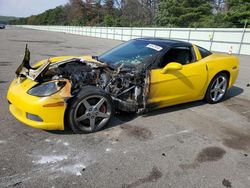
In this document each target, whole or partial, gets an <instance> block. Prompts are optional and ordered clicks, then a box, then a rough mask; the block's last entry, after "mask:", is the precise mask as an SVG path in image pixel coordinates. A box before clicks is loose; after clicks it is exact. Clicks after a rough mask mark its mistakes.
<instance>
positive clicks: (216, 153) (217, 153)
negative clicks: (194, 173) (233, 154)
mask: <svg viewBox="0 0 250 188" xmlns="http://www.w3.org/2000/svg"><path fill="white" fill-rule="evenodd" d="M225 154H226V151H225V150H224V149H222V148H219V147H217V146H211V147H206V148H204V149H202V150H201V151H200V152H199V153H198V154H197V156H196V158H195V160H194V161H193V163H190V164H180V165H179V167H180V168H181V169H183V170H189V169H195V168H197V167H200V163H204V162H213V161H218V160H220V159H222V158H223V156H224V155H225Z"/></svg>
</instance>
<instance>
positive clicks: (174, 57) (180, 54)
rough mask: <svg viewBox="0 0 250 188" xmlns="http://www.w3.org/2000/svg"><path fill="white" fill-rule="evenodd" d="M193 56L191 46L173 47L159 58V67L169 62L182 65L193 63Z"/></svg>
mask: <svg viewBox="0 0 250 188" xmlns="http://www.w3.org/2000/svg"><path fill="white" fill-rule="evenodd" d="M194 61H195V56H194V52H193V48H192V47H186V46H185V47H173V48H171V49H170V50H169V51H168V52H167V53H166V54H165V55H164V56H163V57H162V59H161V63H160V66H159V67H160V68H163V67H165V66H166V65H167V64H168V63H170V62H177V63H180V64H182V65H186V64H189V63H193V62H194Z"/></svg>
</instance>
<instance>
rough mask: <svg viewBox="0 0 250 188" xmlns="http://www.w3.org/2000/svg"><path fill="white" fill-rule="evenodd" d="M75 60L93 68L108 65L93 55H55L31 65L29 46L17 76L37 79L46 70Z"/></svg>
mask: <svg viewBox="0 0 250 188" xmlns="http://www.w3.org/2000/svg"><path fill="white" fill-rule="evenodd" d="M73 60H75V61H79V62H82V63H85V64H87V65H89V66H90V67H92V68H97V67H106V66H107V65H106V64H104V63H101V62H99V61H97V60H96V59H93V58H92V56H80V57H77V56H61V57H53V58H49V59H46V60H42V61H40V62H38V63H36V64H35V65H34V66H31V65H30V51H29V49H28V48H27V45H26V49H25V55H24V59H23V62H22V64H21V65H20V66H19V67H18V69H17V70H16V75H17V77H27V78H30V79H31V80H36V79H37V78H38V77H39V75H41V74H42V73H43V72H45V71H46V70H48V69H51V68H56V67H58V66H59V65H62V64H66V63H68V62H72V61H73Z"/></svg>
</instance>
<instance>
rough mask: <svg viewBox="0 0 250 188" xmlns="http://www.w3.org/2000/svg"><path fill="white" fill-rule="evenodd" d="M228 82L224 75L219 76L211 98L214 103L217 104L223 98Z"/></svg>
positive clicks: (214, 83) (213, 85) (215, 81)
mask: <svg viewBox="0 0 250 188" xmlns="http://www.w3.org/2000/svg"><path fill="white" fill-rule="evenodd" d="M227 85H228V81H227V78H226V77H225V76H223V75H221V76H218V77H217V78H216V79H215V80H214V82H213V84H212V87H211V90H210V97H211V99H212V100H213V102H217V101H219V100H221V99H222V98H223V96H224V95H225V93H226V90H227Z"/></svg>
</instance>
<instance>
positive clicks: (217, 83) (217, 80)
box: [215, 78, 220, 87]
mask: <svg viewBox="0 0 250 188" xmlns="http://www.w3.org/2000/svg"><path fill="white" fill-rule="evenodd" d="M219 83H220V80H219V78H217V79H216V82H215V87H216V86H218V85H219Z"/></svg>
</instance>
